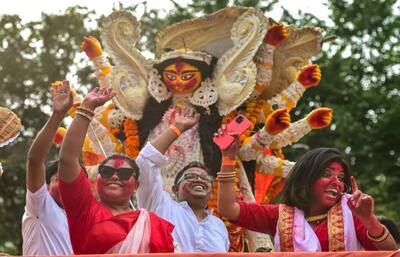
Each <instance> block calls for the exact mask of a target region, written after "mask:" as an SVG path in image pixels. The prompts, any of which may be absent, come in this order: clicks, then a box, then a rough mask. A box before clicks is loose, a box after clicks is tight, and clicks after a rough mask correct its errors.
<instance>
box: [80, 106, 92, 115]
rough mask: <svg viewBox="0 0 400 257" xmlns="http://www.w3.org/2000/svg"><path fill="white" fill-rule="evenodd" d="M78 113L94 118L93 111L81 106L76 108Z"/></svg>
mask: <svg viewBox="0 0 400 257" xmlns="http://www.w3.org/2000/svg"><path fill="white" fill-rule="evenodd" d="M76 109H77V110H78V111H82V112H84V113H87V114H89V115H90V116H94V111H92V110H90V109H89V108H86V107H83V106H82V105H81V106H79V107H77V108H76Z"/></svg>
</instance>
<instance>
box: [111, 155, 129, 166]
mask: <svg viewBox="0 0 400 257" xmlns="http://www.w3.org/2000/svg"><path fill="white" fill-rule="evenodd" d="M113 160H114V167H115V168H119V167H121V166H122V165H124V163H125V161H126V159H124V158H121V157H117V158H115V159H113Z"/></svg>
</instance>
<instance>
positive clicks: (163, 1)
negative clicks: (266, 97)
mask: <svg viewBox="0 0 400 257" xmlns="http://www.w3.org/2000/svg"><path fill="white" fill-rule="evenodd" d="M118 2H121V3H122V4H123V5H124V6H129V5H134V4H137V3H140V2H143V0H119V1H116V0H97V1H95V0H30V1H28V0H0V3H1V5H0V6H1V8H0V15H2V14H18V15H19V16H20V17H21V18H22V20H23V21H24V22H27V21H34V20H39V19H40V17H41V13H42V12H44V13H47V14H61V13H63V12H64V10H65V9H66V8H68V7H70V6H75V5H81V6H86V7H88V8H89V9H93V10H95V11H96V13H98V14H104V15H108V14H110V13H111V11H112V8H113V6H115V5H117V4H118ZM176 2H177V3H179V4H182V5H185V4H187V3H189V2H190V0H176ZM326 2H327V1H326V0H308V1H299V0H280V1H279V3H278V4H277V5H276V8H275V10H274V11H273V12H271V13H269V14H268V15H269V16H270V17H271V18H273V19H276V20H278V19H279V18H280V16H281V14H282V8H281V6H284V7H285V8H286V9H289V11H290V12H291V13H297V11H298V10H301V11H302V12H309V13H312V14H314V15H315V16H316V17H317V18H319V19H323V20H329V10H328V7H327V6H326ZM148 6H149V7H150V8H158V9H165V10H166V11H168V10H171V9H172V8H173V4H172V3H171V1H168V0H148ZM136 15H137V16H138V17H140V16H141V14H140V13H137V14H136Z"/></svg>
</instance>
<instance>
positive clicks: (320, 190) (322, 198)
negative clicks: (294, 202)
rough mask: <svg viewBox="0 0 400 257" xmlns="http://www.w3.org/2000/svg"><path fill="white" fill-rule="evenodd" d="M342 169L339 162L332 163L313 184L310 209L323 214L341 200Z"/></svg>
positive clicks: (343, 186) (342, 190)
mask: <svg viewBox="0 0 400 257" xmlns="http://www.w3.org/2000/svg"><path fill="white" fill-rule="evenodd" d="M344 178H345V174H344V169H343V165H342V164H341V163H340V162H336V161H335V162H332V163H331V164H330V165H329V166H328V167H327V168H325V169H324V170H323V171H322V172H321V177H320V178H318V179H317V180H316V181H315V182H314V191H313V192H314V199H315V201H314V203H313V205H312V206H311V208H310V209H313V210H319V211H316V212H321V213H325V212H327V211H328V210H329V209H330V208H331V207H333V206H334V205H335V204H336V203H337V202H338V201H339V200H340V198H341V196H342V194H343V193H344V190H345V184H344Z"/></svg>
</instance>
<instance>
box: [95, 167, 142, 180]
mask: <svg viewBox="0 0 400 257" xmlns="http://www.w3.org/2000/svg"><path fill="white" fill-rule="evenodd" d="M114 173H117V176H118V178H119V180H121V181H122V180H128V179H129V178H130V176H132V175H133V174H136V173H135V170H134V169H132V168H118V169H116V168H113V167H110V166H102V167H100V169H99V174H100V176H101V177H102V178H106V179H108V178H111V177H112V175H114Z"/></svg>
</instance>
